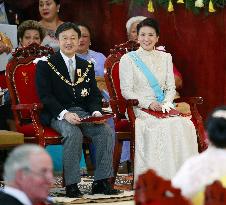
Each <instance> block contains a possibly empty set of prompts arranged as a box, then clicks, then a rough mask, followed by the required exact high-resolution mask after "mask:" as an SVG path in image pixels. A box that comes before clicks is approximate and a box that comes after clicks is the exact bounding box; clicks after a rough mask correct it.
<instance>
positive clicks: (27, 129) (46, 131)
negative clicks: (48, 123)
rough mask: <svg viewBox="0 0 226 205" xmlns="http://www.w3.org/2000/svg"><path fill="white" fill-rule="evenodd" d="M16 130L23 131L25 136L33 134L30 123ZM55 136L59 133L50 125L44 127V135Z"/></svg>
mask: <svg viewBox="0 0 226 205" xmlns="http://www.w3.org/2000/svg"><path fill="white" fill-rule="evenodd" d="M18 132H21V133H23V134H24V136H25V137H31V136H35V130H34V127H33V125H32V124H27V125H23V126H21V127H20V129H19V130H18ZM55 136H60V134H59V133H58V132H56V131H55V130H54V129H52V128H50V127H44V137H55Z"/></svg>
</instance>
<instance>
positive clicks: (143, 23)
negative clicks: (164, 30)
mask: <svg viewBox="0 0 226 205" xmlns="http://www.w3.org/2000/svg"><path fill="white" fill-rule="evenodd" d="M144 26H148V27H152V28H153V29H155V32H156V34H157V36H159V34H160V29H159V24H158V22H157V21H156V20H155V19H153V18H146V19H144V20H143V21H141V22H140V23H139V24H138V25H137V33H138V34H139V31H140V29H141V28H142V27H144Z"/></svg>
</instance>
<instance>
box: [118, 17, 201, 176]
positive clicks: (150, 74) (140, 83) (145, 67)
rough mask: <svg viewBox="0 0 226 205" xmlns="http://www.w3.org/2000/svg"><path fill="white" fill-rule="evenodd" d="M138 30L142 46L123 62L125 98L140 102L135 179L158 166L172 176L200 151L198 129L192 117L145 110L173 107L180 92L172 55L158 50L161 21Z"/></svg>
mask: <svg viewBox="0 0 226 205" xmlns="http://www.w3.org/2000/svg"><path fill="white" fill-rule="evenodd" d="M137 33H138V41H139V43H140V48H139V49H138V50H136V51H132V52H128V53H127V54H125V55H123V56H122V58H121V60H120V63H119V78H120V88H121V92H122V95H123V97H124V98H125V99H137V100H138V101H139V105H138V106H136V107H134V112H135V115H136V122H135V148H136V149H135V162H134V163H135V164H134V178H135V181H136V180H137V177H138V176H139V175H140V174H142V173H143V172H145V171H146V170H148V169H154V170H155V171H156V172H157V174H158V175H160V176H162V177H165V178H167V179H171V178H173V177H174V176H175V174H176V172H177V171H178V169H179V168H180V166H181V165H182V164H183V163H184V161H185V160H186V159H187V158H189V157H191V156H192V155H195V154H197V153H198V144H197V135H196V130H195V127H194V125H193V123H192V121H191V120H190V119H188V118H185V117H181V116H176V117H168V118H164V119H162V118H157V117H155V116H153V115H151V114H149V113H147V112H145V111H144V110H142V108H144V109H146V110H147V111H148V110H152V111H159V112H161V111H162V112H165V111H166V110H170V109H171V108H173V107H174V106H173V104H172V102H173V100H174V97H175V94H176V91H175V80H174V76H173V64H172V57H171V55H170V54H169V53H166V52H163V51H158V50H155V49H154V46H155V44H156V43H157V42H158V40H159V34H160V31H159V26H158V22H157V21H156V20H155V19H152V18H146V19H144V20H143V21H141V22H140V23H139V24H138V25H137ZM152 85H156V86H154V87H153V86H152Z"/></svg>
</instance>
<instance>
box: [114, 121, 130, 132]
mask: <svg viewBox="0 0 226 205" xmlns="http://www.w3.org/2000/svg"><path fill="white" fill-rule="evenodd" d="M115 131H116V132H130V131H131V129H130V123H129V121H128V120H127V119H123V120H120V121H117V122H116V123H115Z"/></svg>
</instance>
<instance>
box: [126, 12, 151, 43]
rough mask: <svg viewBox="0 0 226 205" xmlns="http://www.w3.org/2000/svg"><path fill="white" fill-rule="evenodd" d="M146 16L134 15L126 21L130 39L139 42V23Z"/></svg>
mask: <svg viewBox="0 0 226 205" xmlns="http://www.w3.org/2000/svg"><path fill="white" fill-rule="evenodd" d="M146 18H147V17H145V16H134V17H131V18H130V19H129V20H128V21H127V22H126V31H127V37H128V40H131V41H136V42H137V24H138V23H140V22H141V21H143V20H144V19H146Z"/></svg>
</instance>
